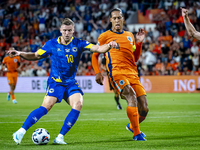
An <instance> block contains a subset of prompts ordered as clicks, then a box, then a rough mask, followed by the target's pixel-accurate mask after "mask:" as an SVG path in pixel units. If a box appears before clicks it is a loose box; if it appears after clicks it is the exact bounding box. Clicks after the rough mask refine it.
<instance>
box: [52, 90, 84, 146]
mask: <svg viewBox="0 0 200 150" xmlns="http://www.w3.org/2000/svg"><path fill="white" fill-rule="evenodd" d="M74 92H75V91H74ZM76 92H78V93H74V94H72V95H71V96H69V98H68V100H67V101H68V103H69V105H70V106H71V108H72V109H71V111H70V112H69V114H68V115H67V117H66V119H65V121H64V124H63V126H62V128H61V130H60V133H59V135H58V136H57V137H56V138H55V140H54V143H55V144H67V143H65V142H64V136H65V134H67V132H68V131H69V130H70V129H71V128H72V126H73V125H74V124H75V123H76V121H77V119H78V117H79V114H80V111H81V108H82V105H83V97H82V93H80V92H79V91H76ZM66 97H67V96H66Z"/></svg>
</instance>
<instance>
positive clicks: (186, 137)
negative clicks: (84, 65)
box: [0, 93, 200, 150]
mask: <svg viewBox="0 0 200 150" xmlns="http://www.w3.org/2000/svg"><path fill="white" fill-rule="evenodd" d="M6 96H7V95H6V93H0V149H5V150H33V149H34V150H43V149H44V150H47V149H50V150H54V149H55V150H61V149H65V150H66V149H67V150H71V149H73V150H101V149H102V150H108V149H113V150H116V149H118V150H121V149H123V150H126V149H134V150H137V149H140V150H146V149H148V150H149V149H150V150H163V149H164V150H192V149H200V93H193V94H192V93H184V94H150V93H149V94H147V100H148V104H149V114H148V116H147V118H146V120H145V121H144V122H142V123H141V124H140V130H141V131H143V132H144V133H145V134H146V136H147V137H146V139H147V141H146V142H139V141H133V140H132V137H133V135H132V133H131V132H129V131H127V130H126V128H125V127H126V124H127V123H128V122H129V120H128V117H127V115H126V106H127V105H126V101H124V100H120V102H121V104H122V107H123V110H117V109H116V104H115V101H114V94H113V93H104V94H96V93H93V94H89V93H85V95H84V102H83V108H82V110H81V114H80V117H79V119H78V121H77V122H76V124H75V125H74V126H73V128H72V129H71V130H70V131H69V132H68V133H67V134H66V135H65V142H67V143H68V144H67V145H53V140H54V138H55V137H56V136H57V134H58V133H59V131H60V129H61V127H62V124H63V121H64V119H65V117H66V116H67V114H68V113H69V111H70V109H71V108H70V106H68V104H67V103H66V102H65V101H62V103H60V104H56V105H55V106H54V107H53V108H52V110H51V111H50V112H49V113H48V114H47V115H46V116H44V117H42V118H41V119H40V120H39V121H38V122H37V123H36V124H35V125H33V126H32V127H31V128H30V129H29V130H28V131H27V132H26V134H25V136H24V138H23V140H22V142H21V144H20V145H16V144H15V142H14V141H13V139H12V134H13V133H14V132H15V131H16V130H18V129H19V128H20V127H21V125H22V124H23V122H24V120H25V119H26V117H27V116H28V114H29V113H30V112H31V111H32V110H33V109H36V108H38V107H39V106H40V105H41V103H42V101H43V97H44V94H43V93H35V94H33V93H16V94H15V97H16V100H17V102H18V103H17V104H12V101H7V100H6ZM37 128H45V129H47V130H48V131H49V133H50V136H51V139H50V142H49V143H48V144H47V145H43V146H38V145H35V144H34V143H33V142H32V139H31V136H32V133H33V131H34V130H35V129H37Z"/></svg>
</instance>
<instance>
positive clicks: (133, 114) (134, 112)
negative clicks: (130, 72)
mask: <svg viewBox="0 0 200 150" xmlns="http://www.w3.org/2000/svg"><path fill="white" fill-rule="evenodd" d="M121 96H122V98H125V99H126V101H127V105H128V106H127V116H128V118H129V120H130V122H131V124H132V126H133V132H134V136H133V140H138V141H145V139H144V138H143V136H142V134H141V132H140V129H139V114H138V109H137V97H136V93H135V91H134V90H133V88H132V87H131V86H130V85H126V86H125V87H124V88H123V90H122V92H121Z"/></svg>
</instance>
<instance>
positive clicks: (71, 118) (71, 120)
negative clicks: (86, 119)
mask: <svg viewBox="0 0 200 150" xmlns="http://www.w3.org/2000/svg"><path fill="white" fill-rule="evenodd" d="M79 114H80V111H78V110H76V109H71V111H70V112H69V114H68V115H67V117H66V119H65V121H64V124H63V126H62V129H61V130H60V134H62V135H65V134H66V133H67V132H68V131H69V130H70V129H71V127H72V126H73V125H74V124H75V122H76V120H77V119H78V117H79Z"/></svg>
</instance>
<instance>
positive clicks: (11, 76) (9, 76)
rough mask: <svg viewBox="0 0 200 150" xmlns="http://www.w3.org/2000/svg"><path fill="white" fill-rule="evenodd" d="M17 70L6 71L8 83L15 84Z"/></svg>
mask: <svg viewBox="0 0 200 150" xmlns="http://www.w3.org/2000/svg"><path fill="white" fill-rule="evenodd" d="M17 76H18V72H7V80H8V84H14V85H16V84H17Z"/></svg>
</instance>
